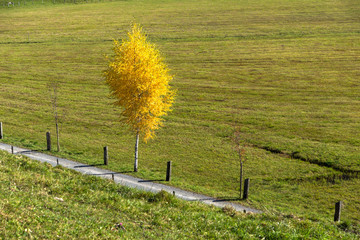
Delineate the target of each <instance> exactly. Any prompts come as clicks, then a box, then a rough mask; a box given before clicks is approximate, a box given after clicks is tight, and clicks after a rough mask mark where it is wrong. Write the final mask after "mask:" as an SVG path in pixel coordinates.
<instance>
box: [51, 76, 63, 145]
mask: <svg viewBox="0 0 360 240" xmlns="http://www.w3.org/2000/svg"><path fill="white" fill-rule="evenodd" d="M49 87H50V96H51V104H52V107H53V110H54V120H55V126H56V146H57V151H58V152H60V136H59V115H58V88H59V84H58V83H57V82H52V83H50V85H49Z"/></svg>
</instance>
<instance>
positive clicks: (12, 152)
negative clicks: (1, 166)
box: [11, 146, 14, 154]
mask: <svg viewBox="0 0 360 240" xmlns="http://www.w3.org/2000/svg"><path fill="white" fill-rule="evenodd" d="M11 154H14V146H11Z"/></svg>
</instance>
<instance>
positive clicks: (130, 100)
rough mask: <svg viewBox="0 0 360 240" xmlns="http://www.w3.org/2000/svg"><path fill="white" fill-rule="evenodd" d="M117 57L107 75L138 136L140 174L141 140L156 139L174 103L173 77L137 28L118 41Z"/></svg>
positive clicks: (128, 122)
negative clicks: (171, 84)
mask: <svg viewBox="0 0 360 240" xmlns="http://www.w3.org/2000/svg"><path fill="white" fill-rule="evenodd" d="M114 53H115V55H114V56H113V57H112V58H111V59H110V60H109V63H108V68H107V70H106V71H105V72H104V75H105V79H106V83H107V84H108V85H109V88H110V93H111V95H112V96H113V97H114V98H115V99H116V101H115V102H114V104H115V105H117V106H120V107H121V108H122V112H121V115H122V116H123V118H122V119H123V120H124V121H125V122H126V123H127V124H128V125H129V126H130V127H131V129H132V130H133V131H134V133H135V135H136V141H135V161H134V172H137V171H138V147H139V137H140V135H141V136H142V137H143V139H144V141H145V142H147V140H148V139H150V138H153V137H154V131H155V130H156V129H158V128H159V127H160V126H161V125H162V122H163V118H162V116H164V115H166V114H167V112H168V111H169V110H170V107H171V105H172V103H173V101H174V95H175V93H174V91H173V90H172V89H171V88H170V86H169V82H170V81H171V80H172V79H173V76H171V75H170V74H169V69H168V67H167V66H166V64H164V63H163V59H162V57H161V56H160V53H159V51H158V50H157V49H156V47H155V45H153V44H151V43H149V42H148V41H147V38H146V36H145V34H144V33H143V31H142V28H141V27H140V26H138V25H136V24H134V25H133V26H132V29H131V31H129V32H128V39H124V40H123V41H122V42H121V43H120V42H119V41H117V40H114Z"/></svg>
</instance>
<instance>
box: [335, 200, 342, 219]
mask: <svg viewBox="0 0 360 240" xmlns="http://www.w3.org/2000/svg"><path fill="white" fill-rule="evenodd" d="M341 205H342V202H341V201H339V202H337V203H335V215H334V221H335V222H339V221H340V214H341Z"/></svg>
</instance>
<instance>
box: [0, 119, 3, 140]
mask: <svg viewBox="0 0 360 240" xmlns="http://www.w3.org/2000/svg"><path fill="white" fill-rule="evenodd" d="M0 139H3V128H2V122H0Z"/></svg>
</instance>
